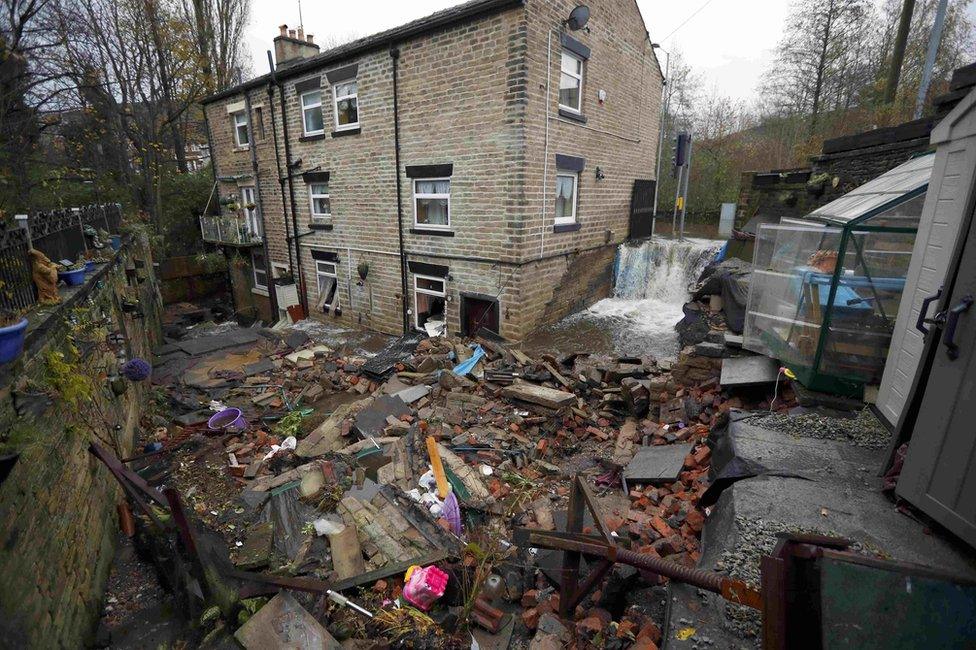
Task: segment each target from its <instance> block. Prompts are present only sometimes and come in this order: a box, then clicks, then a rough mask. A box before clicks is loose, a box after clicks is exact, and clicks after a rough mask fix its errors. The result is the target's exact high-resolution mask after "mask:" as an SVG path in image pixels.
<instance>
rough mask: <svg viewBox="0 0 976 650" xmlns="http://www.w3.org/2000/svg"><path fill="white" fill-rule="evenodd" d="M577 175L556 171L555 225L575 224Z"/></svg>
mask: <svg viewBox="0 0 976 650" xmlns="http://www.w3.org/2000/svg"><path fill="white" fill-rule="evenodd" d="M578 188H579V173H577V172H571V171H566V170H562V169H560V170H557V171H556V225H559V224H567V223H576V194H577V190H578Z"/></svg>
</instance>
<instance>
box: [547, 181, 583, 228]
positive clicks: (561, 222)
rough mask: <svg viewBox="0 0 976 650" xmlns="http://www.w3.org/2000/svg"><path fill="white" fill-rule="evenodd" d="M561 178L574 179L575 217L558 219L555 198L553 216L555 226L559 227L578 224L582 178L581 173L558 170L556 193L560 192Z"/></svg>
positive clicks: (573, 202)
mask: <svg viewBox="0 0 976 650" xmlns="http://www.w3.org/2000/svg"><path fill="white" fill-rule="evenodd" d="M561 176H564V177H571V178H572V179H573V201H572V204H573V215H572V216H571V217H565V216H563V217H557V216H555V215H556V206H555V197H553V207H552V214H553V218H554V220H555V224H556V225H557V226H559V225H565V224H572V223H576V213H577V205H578V204H579V177H580V175H579V172H573V171H569V170H568V169H557V170H556V191H557V192H558V191H559V178H560V177H561ZM556 196H558V194H557V195H556Z"/></svg>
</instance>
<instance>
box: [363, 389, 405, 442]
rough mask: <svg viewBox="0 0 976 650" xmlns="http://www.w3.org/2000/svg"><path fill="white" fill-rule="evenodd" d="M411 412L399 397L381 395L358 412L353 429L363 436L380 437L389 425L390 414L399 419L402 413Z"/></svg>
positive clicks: (367, 437)
mask: <svg viewBox="0 0 976 650" xmlns="http://www.w3.org/2000/svg"><path fill="white" fill-rule="evenodd" d="M410 413H411V411H410V407H409V406H407V405H406V404H404V403H403V400H402V399H400V398H399V397H394V396H392V395H380V396H379V397H377V398H376V399H374V400H373V401H372V402H371V403H370V404H369V405H368V406H366V408H364V409H363V410H361V411H360V412H359V413H358V414H356V418H355V419H354V420H353V425H352V430H353V432H355V433H356V434H358V435H359V436H360V437H362V438H366V439H369V438H379V437H382V435H383V432H384V431H386V428H387V426H389V424H388V423H387V421H386V419H387V418H388V417H389V416H391V415H392V416H393V417H395V418H398V419H399V417H400V416H401V415H410Z"/></svg>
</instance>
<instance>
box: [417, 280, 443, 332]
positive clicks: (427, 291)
mask: <svg viewBox="0 0 976 650" xmlns="http://www.w3.org/2000/svg"><path fill="white" fill-rule="evenodd" d="M417 280H433V281H434V282H440V283H441V287H443V288H442V289H441V291H439V292H438V291H434V290H432V289H421V288H420V287H419V286H418V285H417ZM418 294H423V295H425V296H433V297H434V298H443V299H444V321H445V323H446V322H447V279H446V278H438V277H434V276H433V275H421V274H419V273H415V274H414V276H413V326H414V327H415V328H416V329H418V330H419V329H421V327H420V310H419V309H418V308H417V295H418Z"/></svg>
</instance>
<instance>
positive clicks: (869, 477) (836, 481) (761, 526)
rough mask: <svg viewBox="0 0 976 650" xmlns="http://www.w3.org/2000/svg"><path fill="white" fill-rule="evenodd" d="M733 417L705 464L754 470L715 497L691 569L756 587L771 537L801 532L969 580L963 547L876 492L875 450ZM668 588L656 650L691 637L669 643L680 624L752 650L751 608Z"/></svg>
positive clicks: (755, 621)
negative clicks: (725, 439) (725, 446)
mask: <svg viewBox="0 0 976 650" xmlns="http://www.w3.org/2000/svg"><path fill="white" fill-rule="evenodd" d="M736 418H738V419H736ZM733 420H734V421H733V424H732V426H730V428H729V432H731V433H730V434H729V432H727V433H726V437H728V438H730V439H731V441H732V445H731V449H732V450H733V451H734V454H733V456H734V460H733V462H730V461H729V458H728V455H727V453H726V452H725V451H722V450H721V449H720V448H719V449H717V450H716V451H715V452H713V463H716V464H718V466H720V467H721V465H722V464H723V463H724V464H726V465H727V466H730V467H731V466H733V463H734V462H736V461H739V462H740V465H741V461H747V463H753V464H754V465H755V466H758V467H759V468H761V469H762V470H763V473H762V474H761V475H759V476H754V477H752V478H744V479H741V480H739V481H737V482H735V483H733V484H731V485H730V486H729V487H727V488H726V489H725V490H724V492H722V493H721V496H720V497H719V498H718V500H717V502H716V503H715V505H714V506H713V507H712V509H711V514H710V516H709V517H708V519H707V520H706V524H705V529H704V531H703V533H702V556H701V560H700V561H699V565H698V566H699V567H701V568H707V569H713V570H720V571H726V572H732V573H734V574H736V575H738V576H742V577H745V578H747V579H749V580H750V581H757V580H758V577H759V558H760V557H761V556H762V555H763V554H765V553H768V552H769V551H770V550H771V549H772V547H773V544H774V543H775V534H776V533H777V532H785V531H806V532H818V533H821V534H827V535H833V536H839V537H845V538H848V539H850V540H852V541H854V542H855V544H856V548H859V549H863V550H864V551H865V552H869V553H872V554H879V553H880V554H883V555H884V556H886V557H890V558H891V559H894V560H898V561H902V562H910V563H914V564H920V565H923V566H929V567H933V568H936V569H941V570H945V571H950V572H953V573H955V574H957V575H960V576H974V577H976V558H974V557H973V556H972V553H971V552H970V551H969V550H968V549H966V548H964V547H962V545H961V544H959V543H958V542H955V541H953V540H951V539H949V538H948V537H947V536H940V535H938V534H932V533H931V532H929V533H926V529H925V528H924V527H923V525H922V524H920V523H919V522H917V521H915V520H913V519H911V518H909V517H907V516H905V515H902V514H901V513H899V512H898V510H897V509H896V508H895V505H894V504H893V503H892V502H891V501H889V500H888V499H887V497H886V496H885V495H884V494H883V493H882V492H881V485H880V479H878V477H876V476H875V471H874V470H875V468H876V467H877V466H878V464H879V463H880V456H881V455H882V454H883V451H879V450H869V449H863V448H859V447H855V446H853V445H851V444H850V443H848V442H845V441H836V440H820V439H811V438H798V437H793V436H789V435H784V434H783V433H780V432H777V431H769V430H765V429H762V428H760V427H757V426H753V425H751V424H750V423H749V420H748V416H747V415H744V414H738V415H736V414H733ZM723 444H724V443H723ZM721 446H722V445H721V444H720V445H719V447H721ZM720 471H724V470H720ZM669 589H670V592H671V597H672V603H671V610H670V614H669V618H668V622H667V626H666V627H665V630H664V635H665V641H664V643H663V644H662V647H668V648H682V647H688V648H690V647H691V645H692V643H693V641H692V640H691V639H689V640H685V641H682V640H680V639H678V637H677V634H678V632H679V631H680V630H682V629H685V628H688V627H693V628H695V637H696V638H698V639H701V638H703V637H709V638H711V639H712V640H713V641H714V645H713V646H710V647H740V648H741V647H759V645H760V642H759V640H758V639H757V638H755V637H754V636H751V635H752V634H754V633H755V632H756V631H757V630H758V629H759V623H760V619H759V616H758V612H754V611H752V610H748V609H747V608H740V607H737V606H733V605H729V604H727V603H725V601H723V600H722V598H721V597H719V596H717V595H712V594H706V593H704V592H702V591H700V590H698V589H696V588H694V587H689V586H687V585H681V584H678V583H674V582H672V583H671V584H670V586H669Z"/></svg>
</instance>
